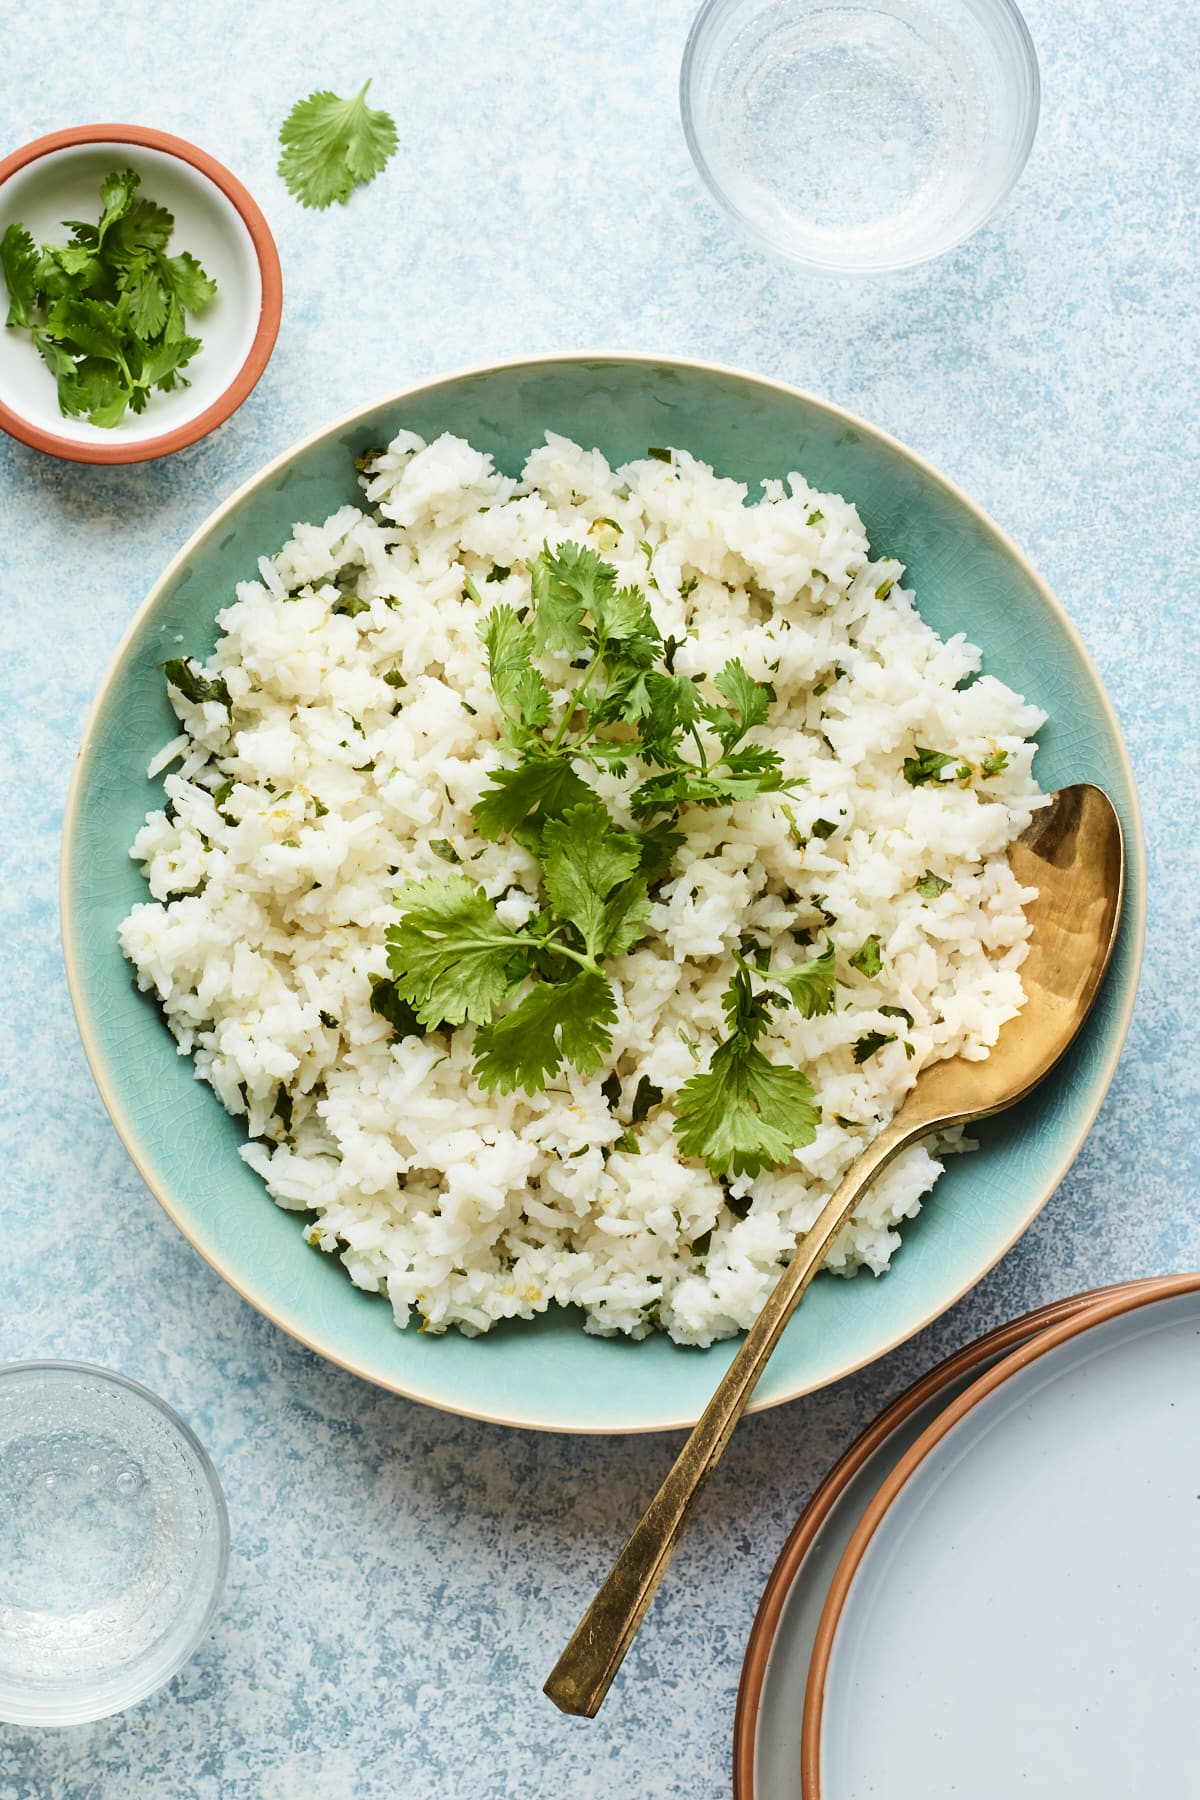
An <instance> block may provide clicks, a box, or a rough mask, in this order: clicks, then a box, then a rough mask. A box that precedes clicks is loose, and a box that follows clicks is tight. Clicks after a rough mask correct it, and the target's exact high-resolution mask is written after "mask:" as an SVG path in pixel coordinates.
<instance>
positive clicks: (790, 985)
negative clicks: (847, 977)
mask: <svg viewBox="0 0 1200 1800" xmlns="http://www.w3.org/2000/svg"><path fill="white" fill-rule="evenodd" d="M836 961H837V952H836V951H835V949H834V947H833V945H832V943H826V945H825V948H824V950H822V951H821V954H820V955H819V956H813V957H810V958H809V960H808V961H807V962H802V963H794V964H793V965H792V967H791V968H790V969H779V970H777V971H776V973H775V976H774V979H775V980H776V981H781V982H782V983H783V985H784V987H785V988H786V989H787V991H788V993H789V994H790V995H791V997H792V1000H793V1002H794V1003H795V1005H796V1007H797V1008H798V1010H799V1012H800V1014H801V1015H802V1017H804V1018H806V1019H815V1018H817V1017H818V1016H819V1015H820V1014H821V1013H831V1012H833V1011H834V1010H835V1009H836V1007H837V981H836V978H835V974H834V967H835V964H836Z"/></svg>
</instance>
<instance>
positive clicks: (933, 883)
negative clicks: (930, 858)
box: [914, 869, 950, 900]
mask: <svg viewBox="0 0 1200 1800" xmlns="http://www.w3.org/2000/svg"><path fill="white" fill-rule="evenodd" d="M914 885H915V887H916V890H917V892H918V894H920V896H921V898H922V900H936V899H937V897H938V895H939V894H944V893H945V892H946V889H947V888H948V887H949V886H950V883H949V882H948V881H947V880H946V877H945V876H944V875H935V874H934V872H933V870H932V869H926V871H925V873H924V874H923V875H922V877H921V879H920V881H918V882H916V883H915V884H914Z"/></svg>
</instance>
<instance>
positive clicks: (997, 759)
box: [979, 750, 1008, 775]
mask: <svg viewBox="0 0 1200 1800" xmlns="http://www.w3.org/2000/svg"><path fill="white" fill-rule="evenodd" d="M1007 767H1008V751H1007V750H997V751H996V753H995V754H994V755H993V756H985V757H984V759H983V761H982V762H981V763H980V765H979V773H980V774H981V775H999V774H1000V773H1001V771H1002V770H1003V769H1007Z"/></svg>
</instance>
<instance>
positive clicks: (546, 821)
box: [387, 543, 835, 1174]
mask: <svg viewBox="0 0 1200 1800" xmlns="http://www.w3.org/2000/svg"><path fill="white" fill-rule="evenodd" d="M510 572H511V571H510ZM529 577H530V590H531V604H530V606H529V607H528V608H526V609H524V610H523V611H518V610H516V609H515V608H514V607H513V606H511V605H510V604H508V603H507V602H501V603H500V604H498V605H497V606H495V607H493V608H492V609H491V610H490V611H489V612H488V613H487V614H486V616H485V617H484V618H483V619H482V620H481V621H480V624H479V627H478V629H479V636H480V639H481V641H482V643H483V646H484V649H485V651H486V654H487V663H488V672H489V675H490V678H491V683H492V689H493V692H494V693H495V696H496V700H497V703H498V706H499V709H500V716H501V744H502V749H503V751H504V753H505V756H506V760H505V762H504V763H503V764H502V765H501V766H500V767H498V768H496V769H494V770H493V771H492V772H491V775H490V778H489V781H488V785H487V786H486V787H485V788H484V790H483V792H482V794H481V795H480V797H479V799H478V801H477V802H476V804H475V806H474V808H473V809H472V811H473V817H474V820H475V824H476V827H477V829H478V830H479V832H480V835H481V836H482V837H484V838H487V839H492V840H495V839H499V838H502V837H505V836H508V837H512V838H513V839H515V840H516V841H517V842H518V843H520V844H521V845H523V846H524V847H525V848H526V849H527V850H528V851H529V852H530V853H531V854H532V855H533V856H534V857H535V858H536V860H537V862H538V863H539V865H540V878H541V887H542V892H543V904H542V906H541V908H540V910H539V911H538V912H537V913H536V914H535V915H534V916H533V917H532V918H531V919H530V920H529V921H527V923H526V924H525V925H523V926H522V927H520V928H519V929H516V930H514V929H511V928H510V927H509V926H507V925H506V924H505V923H504V921H503V920H502V919H501V917H500V916H499V913H498V912H497V910H496V906H495V904H494V903H493V902H492V901H491V900H490V899H489V898H488V896H487V894H486V893H485V892H484V891H483V890H482V889H481V888H477V887H475V886H474V885H473V884H472V883H471V882H470V881H469V880H468V879H467V877H466V876H465V875H463V874H456V875H447V876H441V877H434V878H431V879H428V880H424V881H418V882H410V883H408V884H407V885H405V886H404V887H402V888H401V889H400V890H399V891H398V893H397V896H396V904H397V907H398V910H399V918H398V920H397V922H396V923H395V924H394V925H392V926H390V927H389V929H388V932H387V940H388V952H387V954H388V966H389V969H390V972H391V982H392V989H393V992H394V995H395V999H396V1002H397V1004H400V1005H403V1006H405V1007H407V1008H409V1009H411V1013H412V1017H413V1019H414V1020H415V1022H416V1024H417V1025H418V1026H419V1027H421V1028H423V1029H426V1030H431V1029H436V1028H437V1027H438V1026H448V1027H457V1026H460V1025H465V1024H469V1025H473V1026H474V1027H475V1039H474V1051H475V1074H476V1078H477V1080H478V1081H479V1083H480V1085H481V1086H482V1087H484V1088H488V1089H492V1088H498V1089H499V1090H500V1091H502V1092H505V1093H509V1092H512V1091H513V1090H515V1089H516V1088H524V1089H525V1090H526V1091H527V1092H529V1093H535V1092H537V1090H538V1089H539V1088H541V1087H544V1086H545V1084H546V1083H547V1081H549V1080H550V1079H552V1078H553V1077H554V1076H555V1075H556V1074H557V1073H558V1072H559V1070H560V1069H561V1068H562V1066H563V1064H564V1063H570V1064H572V1065H573V1066H574V1067H575V1068H576V1069H578V1070H579V1071H580V1072H581V1073H582V1074H584V1075H591V1074H594V1073H595V1072H596V1071H597V1070H598V1069H599V1068H600V1067H601V1066H602V1064H603V1063H604V1061H605V1059H606V1058H608V1057H609V1056H610V1055H611V1052H612V1044H613V1037H612V1028H613V1026H614V1024H615V1023H616V1018H617V1006H616V996H615V994H614V992H613V988H612V985H611V983H610V981H609V980H608V977H607V975H606V973H605V965H606V963H607V962H608V961H609V960H610V959H611V958H614V957H618V956H621V955H624V954H625V953H626V952H627V951H628V950H630V949H632V948H633V946H634V945H635V944H636V943H637V942H638V941H639V939H640V938H641V937H642V935H643V934H644V929H645V923H644V922H645V919H646V917H647V914H648V912H649V907H650V888H651V886H652V885H653V884H654V883H655V882H656V881H658V880H659V879H661V878H662V877H663V876H664V875H666V874H667V873H668V872H669V870H670V867H671V864H672V861H673V859H674V856H675V853H676V851H677V850H678V849H679V848H680V846H681V845H682V843H683V841H684V834H683V832H682V830H680V829H679V828H678V827H679V824H680V815H681V812H682V809H683V808H684V807H686V806H689V805H695V806H702V807H713V806H720V805H732V804H734V803H735V802H737V801H739V800H750V799H754V798H757V796H758V795H760V794H764V793H778V792H785V791H788V790H789V789H790V788H791V787H792V786H794V785H797V784H795V783H792V782H789V781H788V780H786V778H785V775H784V771H783V765H782V761H781V758H780V757H779V755H778V753H777V752H776V751H774V750H773V749H771V748H769V747H768V746H766V745H763V744H761V743H757V742H755V741H753V739H752V738H751V733H752V732H754V731H755V730H756V729H757V728H758V727H760V726H762V725H764V724H765V723H766V722H767V720H768V717H769V714H770V708H771V704H772V702H773V700H774V698H775V695H774V691H773V689H772V688H771V687H770V685H769V684H768V683H766V682H760V681H755V680H754V679H753V677H752V676H751V675H750V674H749V673H748V672H747V671H746V669H745V668H744V667H743V666H742V664H741V663H740V662H738V661H737V660H736V659H734V660H730V661H728V662H727V663H726V664H725V666H724V667H723V668H722V669H721V670H720V671H719V672H718V673H717V674H716V676H715V677H714V679H713V681H712V690H711V694H710V693H706V692H704V690H703V686H702V684H701V683H700V682H699V681H696V680H693V679H692V678H691V677H690V676H686V675H682V674H677V673H676V672H675V667H674V662H675V656H676V652H677V651H678V650H679V649H680V648H681V644H680V643H679V642H678V641H677V640H675V639H667V640H666V641H664V639H663V637H662V634H661V633H660V631H659V629H658V626H657V624H656V623H655V620H654V616H653V613H652V612H651V609H650V605H649V602H648V600H647V598H646V595H645V593H644V592H643V591H642V589H641V588H639V587H637V586H635V585H632V584H630V585H626V586H622V585H621V584H620V582H619V579H618V575H617V571H616V570H615V569H614V568H613V567H612V565H611V564H610V563H606V562H605V561H603V560H602V558H601V557H600V556H599V555H598V554H597V553H596V552H595V551H594V550H592V549H590V548H588V547H584V546H580V545H578V544H574V543H564V544H561V545H559V546H558V548H557V549H551V548H550V546H549V545H547V546H545V547H544V548H543V550H542V551H541V553H540V554H539V555H538V556H536V557H535V558H533V559H532V561H531V563H530V565H529ZM539 658H541V659H546V658H558V659H562V658H566V659H568V660H569V663H570V666H571V669H572V671H573V674H574V679H573V680H572V682H571V683H570V686H569V690H568V693H567V695H566V699H565V701H563V700H562V699H561V698H557V697H556V695H555V693H554V691H553V690H552V687H551V684H550V682H549V681H548V680H547V676H546V672H545V670H544V669H543V667H542V666H540V663H539V660H538V659H539ZM547 666H550V665H547ZM559 666H560V667H561V661H560V664H559ZM597 771H608V772H611V773H612V774H614V775H616V776H617V777H618V778H622V779H624V778H627V779H628V780H629V782H630V784H631V785H630V787H629V789H628V793H627V804H628V808H629V812H630V813H631V815H632V817H633V819H634V821H635V829H633V830H625V829H623V828H622V827H621V826H619V825H618V824H617V822H616V820H615V819H614V818H613V816H612V815H611V813H610V812H609V811H608V808H607V807H606V806H605V805H604V804H603V802H602V801H601V800H600V798H599V796H598V795H597V793H596V791H595V789H594V788H593V787H592V786H591V784H590V782H589V781H588V780H586V779H585V776H586V775H587V774H589V773H590V774H593V775H594V773H595V772H597ZM738 969H739V972H738V974H737V975H736V976H735V978H734V982H733V984H732V985H731V987H730V990H729V994H728V995H727V996H726V1000H725V1010H726V1014H727V1017H728V1018H729V1022H730V1035H729V1037H728V1038H727V1039H726V1041H725V1042H724V1043H723V1044H722V1045H720V1046H719V1047H718V1049H717V1051H716V1052H714V1055H713V1058H712V1060H711V1062H710V1065H709V1067H708V1069H707V1070H705V1071H704V1072H703V1073H702V1074H698V1075H696V1076H695V1077H693V1079H692V1081H690V1082H688V1083H687V1084H685V1087H684V1089H683V1090H682V1091H681V1093H680V1096H679V1101H678V1106H677V1111H676V1129H677V1131H678V1132H679V1133H680V1136H681V1141H683V1142H684V1147H685V1149H686V1150H687V1153H688V1154H697V1155H702V1156H703V1157H704V1158H705V1159H706V1161H707V1162H708V1165H709V1167H710V1169H711V1170H712V1171H713V1172H714V1173H715V1174H722V1173H726V1172H733V1173H749V1172H754V1171H756V1170H758V1169H760V1168H765V1167H775V1166H776V1165H777V1164H778V1163H780V1162H782V1161H784V1160H786V1158H787V1156H789V1155H790V1154H791V1150H792V1149H793V1148H795V1147H797V1146H798V1145H800V1144H802V1143H807V1142H810V1141H811V1136H812V1132H813V1130H814V1129H815V1121H816V1118H817V1116H818V1115H817V1112H816V1109H815V1108H814V1107H813V1106H812V1105H811V1097H812V1088H811V1085H810V1084H809V1082H808V1079H807V1077H806V1076H805V1075H804V1074H803V1073H802V1072H801V1071H800V1070H798V1069H792V1068H789V1067H787V1066H785V1065H777V1064H774V1063H771V1062H770V1061H769V1060H768V1059H767V1057H766V1056H765V1055H764V1054H763V1052H762V1051H761V1050H760V1049H758V1048H757V1039H758V1037H760V1036H761V1035H762V1032H763V1031H764V1030H765V1029H766V1023H767V1020H768V1018H769V1015H770V1013H771V1011H772V1009H774V1008H775V1007H778V1006H787V1005H790V1004H795V1005H796V1006H798V1007H799V1008H800V1010H801V1012H802V1013H803V1014H804V1016H805V1017H806V1018H812V1017H814V1016H815V1015H816V1014H818V1013H821V1012H828V1011H830V1010H832V1007H833V1005H834V1000H835V988H834V953H833V948H832V945H829V946H827V948H826V949H825V950H824V951H823V952H821V953H820V955H818V956H814V957H813V958H811V959H810V961H809V962H807V963H804V964H801V965H799V966H798V967H795V968H792V969H789V970H786V971H784V972H783V973H782V974H780V975H779V976H778V977H777V978H774V977H770V976H767V975H765V972H764V974H763V976H762V979H765V980H767V981H770V980H772V979H774V980H776V986H775V987H774V988H771V987H769V986H768V987H764V988H763V989H762V991H761V992H759V993H756V992H755V990H754V987H753V985H752V983H751V977H750V973H749V970H748V968H747V965H746V964H745V963H744V962H743V961H742V959H741V958H739V962H738ZM780 987H782V988H783V989H784V990H785V991H783V992H780V991H779V988H780ZM618 1092H619V1086H618ZM644 1092H645V1095H646V1108H647V1110H648V1108H649V1105H650V1104H651V1096H657V1098H659V1099H661V1094H660V1093H659V1090H658V1089H656V1088H654V1087H653V1086H652V1084H650V1085H647V1086H646V1087H645V1089H644ZM642 1093H643V1089H641V1088H639V1096H640V1095H641V1094H642ZM641 1116H643V1117H644V1113H643V1114H642V1115H641ZM639 1122H640V1121H639V1115H638V1105H637V1103H635V1107H634V1116H633V1118H632V1119H631V1130H630V1131H629V1132H626V1134H625V1137H624V1138H623V1139H622V1142H621V1143H620V1144H618V1146H617V1147H618V1148H625V1149H629V1148H630V1146H631V1145H632V1146H633V1148H636V1138H635V1137H633V1135H632V1127H633V1126H634V1125H636V1124H637V1123H639ZM806 1133H807V1135H806ZM626 1140H627V1141H626Z"/></svg>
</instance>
